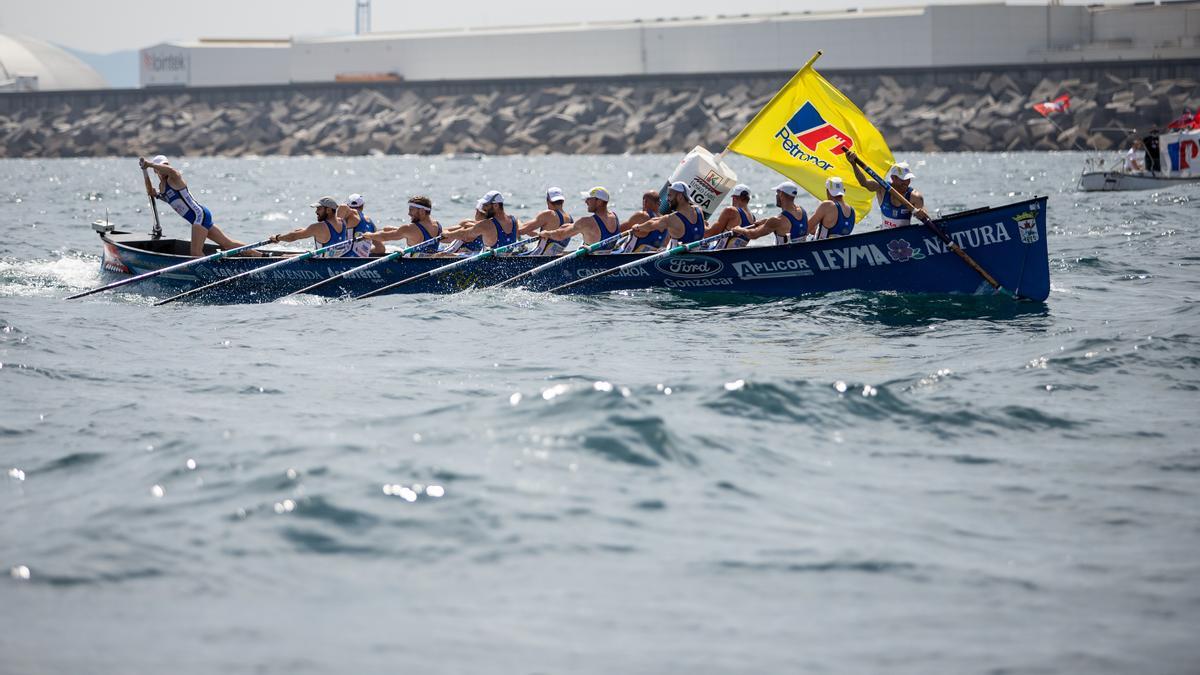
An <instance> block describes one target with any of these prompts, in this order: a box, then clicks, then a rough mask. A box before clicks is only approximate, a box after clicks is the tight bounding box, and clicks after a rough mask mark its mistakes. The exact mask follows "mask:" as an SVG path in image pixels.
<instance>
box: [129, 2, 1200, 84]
mask: <svg viewBox="0 0 1200 675" xmlns="http://www.w3.org/2000/svg"><path fill="white" fill-rule="evenodd" d="M363 5H364V3H363V2H362V0H359V2H358V3H356V11H358V12H359V14H358V16H359V20H358V22H357V23H358V25H359V26H363V25H364V24H366V25H369V15H368V16H367V17H366V20H365V21H364V20H363V19H362V16H363ZM883 37H886V39H881V38H883ZM818 49H823V50H825V56H824V57H823V58H822V60H821V66H822V68H824V69H827V70H835V69H843V70H854V69H872V70H881V69H882V70H887V69H902V68H945V67H956V66H997V65H1004V66H1018V67H1019V66H1021V65H1025V64H1044V63H1079V62H1103V61H1147V60H1166V59H1195V58H1200V2H1194V1H1189V2H1162V3H1160V4H1138V5H1115V6H1111V7H1109V6H1079V5H1075V6H1061V5H1052V4H1051V5H1006V4H970V5H936V6H927V7H911V8H897V9H879V10H849V11H845V10H843V11H836V12H833V11H831V12H803V13H794V14H792V13H782V14H772V15H743V16H717V17H696V18H682V19H663V20H650V21H632V22H590V23H579V24H572V25H553V26H529V27H507V28H504V27H501V28H485V29H473V28H468V29H461V30H446V31H425V32H409V33H364V34H361V35H355V36H345V37H336V38H293V39H285V40H263V41H245V40H238V41H213V40H205V41H199V42H192V43H168V44H160V45H156V46H153V47H150V48H147V49H145V50H142V54H141V56H142V58H141V83H142V85H143V86H147V87H153V86H176V87H178V86H193V87H195V86H220V85H256V84H286V83H289V82H295V83H313V82H333V81H337V80H343V81H345V80H386V79H393V80H408V81H428V80H474V79H488V78H504V79H516V78H550V77H559V78H561V77H591V76H622V75H633V76H637V75H668V74H692V73H736V72H781V71H790V70H793V69H795V68H797V67H798V66H799V65H801V64H803V63H804V62H805V61H806V60H807V59H808V58H809V57H810V56H811V55H812V53H813V52H814V51H816V50H818Z"/></svg>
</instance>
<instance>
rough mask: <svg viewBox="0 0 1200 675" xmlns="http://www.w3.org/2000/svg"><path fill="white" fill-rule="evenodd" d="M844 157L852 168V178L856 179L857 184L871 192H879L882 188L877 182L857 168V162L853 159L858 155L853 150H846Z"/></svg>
mask: <svg viewBox="0 0 1200 675" xmlns="http://www.w3.org/2000/svg"><path fill="white" fill-rule="evenodd" d="M846 159H847V160H849V161H850V168H851V169H853V170H854V180H856V181H858V184H859V185H861V186H863V187H865V188H867V189H868V190H870V191H871V192H879V191H880V190H882V189H883V188H882V187H881V186H880V185H879V183H876V182H875V181H873V180H871V179H870V178H867V175H866V174H865V173H863V170H862V169H860V168H859V166H858V162H857V161H855V160H857V159H858V155H856V154H855V153H854V151H853V150H847V151H846Z"/></svg>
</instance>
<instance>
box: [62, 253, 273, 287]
mask: <svg viewBox="0 0 1200 675" xmlns="http://www.w3.org/2000/svg"><path fill="white" fill-rule="evenodd" d="M269 243H271V240H270V239H263V240H262V241H259V242H255V243H253V244H246V245H245V246H238V247H237V248H231V249H228V250H225V251H217V252H216V253H213V254H210V255H206V256H204V257H203V258H196V259H195V260H187V261H185V262H181V263H176V264H174V265H170V266H168V267H163V268H161V269H157V270H153V271H150V272H144V273H142V274H139V275H137V276H134V277H129V278H128V279H121V280H120V281H115V282H113V283H111V284H107V285H105V286H101V287H99V288H93V289H91V290H88V291H84V292H82V293H76V294H75V295H69V296H67V300H74V299H76V298H82V297H85V296H88V295H91V294H93V293H99V292H101V291H110V290H112V289H114V288H120V287H122V286H128V285H129V284H132V283H136V282H138V281H145V280H146V279H153V278H154V277H156V276H158V275H160V274H166V273H167V272H176V271H179V270H181V269H186V268H188V267H191V266H193V265H199V264H201V263H206V262H210V261H213V260H220V259H221V258H227V257H229V256H231V255H237V254H238V253H241V252H242V251H247V250H249V249H252V248H258V247H259V246H266V245H267V244H269Z"/></svg>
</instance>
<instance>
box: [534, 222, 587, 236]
mask: <svg viewBox="0 0 1200 675" xmlns="http://www.w3.org/2000/svg"><path fill="white" fill-rule="evenodd" d="M579 225H580V221H578V220H576V221H575V222H573V223H563V224H562V226H561V227H558V228H556V229H553V230H542V231H541V232H539V233H538V236H539V237H542V238H543V239H570V238H571V237H574V236H575V235H576V234H578V233H579Z"/></svg>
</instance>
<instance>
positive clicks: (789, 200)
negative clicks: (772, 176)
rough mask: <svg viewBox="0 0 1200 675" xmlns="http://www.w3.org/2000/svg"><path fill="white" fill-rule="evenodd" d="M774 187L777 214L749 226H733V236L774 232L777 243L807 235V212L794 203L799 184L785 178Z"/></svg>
mask: <svg viewBox="0 0 1200 675" xmlns="http://www.w3.org/2000/svg"><path fill="white" fill-rule="evenodd" d="M774 189H775V206H778V207H779V215H777V216H771V217H770V218H763V219H762V220H760V221H757V222H756V223H754V224H753V225H751V226H750V227H735V228H733V234H734V236H736V237H745V238H746V239H758V238H759V237H765V236H767V235H768V234H774V235H775V243H776V244H777V245H779V244H787V243H791V242H795V241H804V239H805V238H806V237H807V236H808V213H807V212H806V211H805V210H804V208H803V207H802V206H800V205H799V204H797V203H796V197H797V196H799V194H800V186H798V185H796V184H795V183H793V182H792V181H790V180H785V181H783V182H782V183H780V184H779V185H776V186H775V188H774Z"/></svg>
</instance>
